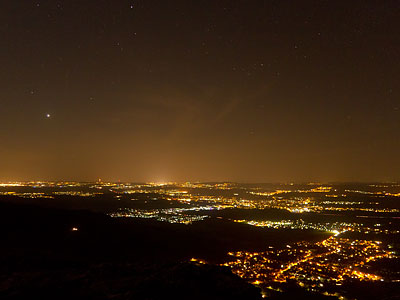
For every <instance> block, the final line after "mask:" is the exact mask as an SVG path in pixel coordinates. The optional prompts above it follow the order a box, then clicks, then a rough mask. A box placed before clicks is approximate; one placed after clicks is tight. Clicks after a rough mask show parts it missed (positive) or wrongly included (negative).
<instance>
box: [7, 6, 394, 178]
mask: <svg viewBox="0 0 400 300" xmlns="http://www.w3.org/2000/svg"><path fill="white" fill-rule="evenodd" d="M0 66H1V67H0V82H1V84H0V180H2V181H14V180H85V181H86V180H88V181H89V180H97V179H98V178H101V179H103V180H110V181H117V180H121V181H134V182H138V181H186V180H190V181H197V180H199V181H225V180H226V181H228V180H229V181H241V182H278V181H284V182H289V181H297V182H302V181H394V180H400V1H389V0H385V1H383V0H380V1H378V0H377V1H367V0H363V1H358V0H351V1H348V0H346V1H339V0H338V1H334V0H332V1H323V0H319V1H284V0H276V1H273V0H269V1H258V0H243V1H234V0H226V1H223V0H212V1H211V0H210V1H207V0H197V1H194V0H193V1H190V0H177V1H175V0H158V1H156V0H141V1H139V0H137V1H125V0H124V1H122V0H108V1H106V0H96V1H94V0H66V1H56V0H48V1H39V0H38V1H30V0H18V1H17V0H2V1H0Z"/></svg>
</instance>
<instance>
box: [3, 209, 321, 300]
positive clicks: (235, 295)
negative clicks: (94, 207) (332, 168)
mask: <svg viewBox="0 0 400 300" xmlns="http://www.w3.org/2000/svg"><path fill="white" fill-rule="evenodd" d="M73 228H77V229H78V230H77V231H73V230H72V229H73ZM0 235H1V239H2V247H1V248H0V298H1V299H21V298H35V299H36V298H41V299H50V298H51V299H54V298H57V299H67V298H68V299H71V298H74V299H108V298H115V299H166V298H167V297H168V296H169V297H171V296H172V297H175V298H178V299H184V298H191V299H204V298H209V299H259V297H260V291H259V290H258V289H257V288H256V287H254V286H252V285H250V284H248V283H246V282H245V281H243V280H242V279H240V278H239V277H237V276H236V275H233V274H232V273H231V272H230V270H229V269H226V268H224V267H215V266H210V265H199V264H193V263H189V259H190V258H192V257H196V258H203V259H206V260H208V261H211V262H218V261H222V260H224V259H225V255H226V252H228V251H236V250H249V251H262V250H264V249H265V248H266V247H267V246H268V245H274V246H281V245H285V244H287V243H290V242H293V241H297V240H303V239H321V238H323V236H321V235H319V234H317V233H316V232H313V231H291V230H286V231H278V230H266V229H262V228H257V227H253V226H247V225H243V224H237V223H232V222H228V221H223V220H219V219H215V218H210V219H208V220H206V221H203V222H197V223H194V224H193V225H189V226H187V225H181V224H169V223H161V222H157V221H152V220H140V219H132V218H126V219H125V218H123V219H119V218H111V217H109V216H107V215H104V214H101V213H95V212H91V211H88V210H66V209H61V208H60V209H57V208H54V207H40V206H38V205H27V204H15V203H12V202H10V201H7V202H1V201H0Z"/></svg>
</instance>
